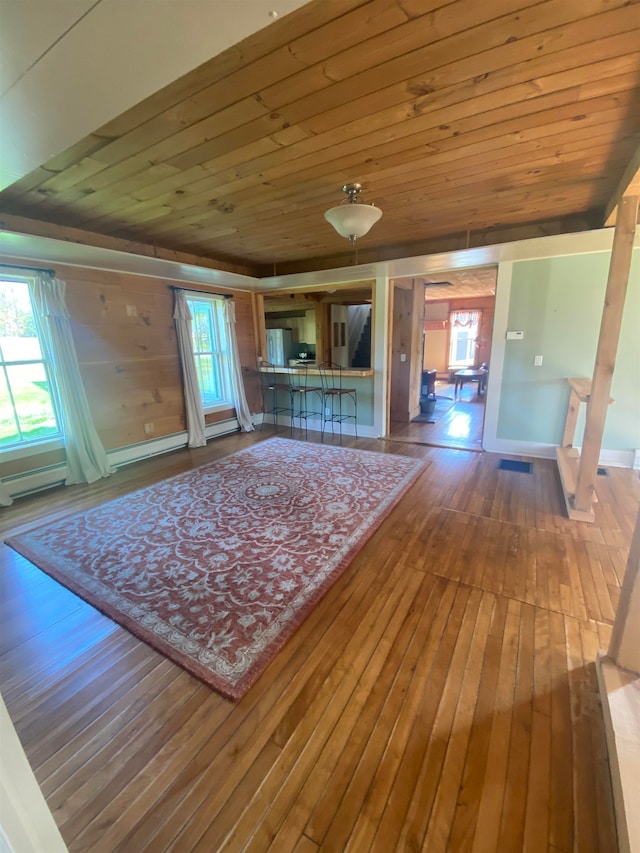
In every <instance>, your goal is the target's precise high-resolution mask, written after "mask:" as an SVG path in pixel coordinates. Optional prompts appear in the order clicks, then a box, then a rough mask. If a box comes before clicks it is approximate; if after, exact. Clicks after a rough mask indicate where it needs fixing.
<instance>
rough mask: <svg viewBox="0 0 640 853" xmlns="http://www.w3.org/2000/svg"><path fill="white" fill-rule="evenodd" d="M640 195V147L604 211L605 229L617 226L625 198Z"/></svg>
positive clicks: (639, 146)
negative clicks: (619, 209) (619, 211)
mask: <svg viewBox="0 0 640 853" xmlns="http://www.w3.org/2000/svg"><path fill="white" fill-rule="evenodd" d="M639 194H640V145H638V147H637V148H636V151H635V154H634V155H633V157H632V158H631V160H630V161H629V165H628V166H627V168H626V169H625V170H624V173H623V175H622V178H621V179H620V183H619V184H618V186H617V187H616V191H615V192H614V194H613V195H612V196H611V198H610V199H609V202H608V204H607V206H606V207H605V209H604V224H605V227H607V228H608V227H610V226H613V225H615V224H616V218H617V216H618V205H619V204H620V201H621V200H622V198H623V197H624V196H628V195H639Z"/></svg>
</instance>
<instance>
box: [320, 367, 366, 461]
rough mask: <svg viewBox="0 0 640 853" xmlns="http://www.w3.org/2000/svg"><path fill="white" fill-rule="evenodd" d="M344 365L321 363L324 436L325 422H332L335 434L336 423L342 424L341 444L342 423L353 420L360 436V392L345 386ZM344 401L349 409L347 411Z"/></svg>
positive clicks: (323, 430)
mask: <svg viewBox="0 0 640 853" xmlns="http://www.w3.org/2000/svg"><path fill="white" fill-rule="evenodd" d="M342 370H343V368H342V366H341V365H339V364H335V362H332V361H325V362H323V363H322V364H321V365H320V379H321V380H322V438H323V440H324V432H325V424H327V423H330V424H331V435H333V434H334V424H339V426H340V444H342V424H343V423H344V422H345V421H350V420H352V421H353V425H354V429H355V434H356V438H358V392H357V390H356V389H355V388H345V387H344V385H343V382H342ZM343 401H345V402H347V401H350V402H348V403H347V405H348V406H349V409H350V410H351V409H352V411H345V409H344V406H343Z"/></svg>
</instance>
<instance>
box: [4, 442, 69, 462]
mask: <svg viewBox="0 0 640 853" xmlns="http://www.w3.org/2000/svg"><path fill="white" fill-rule="evenodd" d="M63 447H64V442H63V440H62V439H61V438H52V439H49V440H47V441H39V442H37V443H35V444H23V445H22V446H20V447H8V448H7V449H6V450H0V458H1V459H2V461H3V462H10V461H13V460H14V459H26V458H28V457H29V456H41V455H42V454H43V453H48V452H49V451H50V450H60V449H61V448H63Z"/></svg>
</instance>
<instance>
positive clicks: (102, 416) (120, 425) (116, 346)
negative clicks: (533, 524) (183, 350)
mask: <svg viewBox="0 0 640 853" xmlns="http://www.w3.org/2000/svg"><path fill="white" fill-rule="evenodd" d="M26 263H27V262H25V265H26ZM56 273H57V275H58V277H59V278H61V279H62V280H64V281H65V282H66V283H67V288H66V301H67V307H68V309H69V313H70V315H71V324H72V332H73V337H74V341H75V344H76V350H77V353H78V361H79V364H80V371H81V374H82V378H83V380H84V384H85V388H86V391H87V396H88V398H89V405H90V407H91V412H92V414H93V418H94V421H95V425H96V429H97V431H98V434H99V436H100V438H101V440H102V442H103V444H104V446H105V448H106V449H107V450H114V449H116V448H120V447H126V446H128V445H132V444H136V443H139V442H142V441H147V440H149V439H150V438H161V437H164V436H168V435H172V434H174V433H178V432H181V431H183V430H184V429H185V428H186V423H185V408H184V395H183V386H182V376H181V371H180V363H179V359H178V349H177V341H176V332H175V326H174V321H173V302H174V299H173V291H172V290H171V285H172V284H174V283H175V284H177V282H172V281H171V280H168V279H157V278H150V277H146V276H140V275H131V274H127V273H118V272H109V271H103V270H95V269H89V268H83V267H62V266H57V267H56ZM196 289H198V290H203V291H206V289H207V288H206V287H202V286H200V285H198V287H197V288H196ZM212 290H213V289H212ZM225 290H226V289H225V288H216V290H215V292H218V291H220V292H224V291H225ZM227 292H229V293H233V294H234V302H235V305H236V331H237V337H238V350H239V353H240V361H241V364H242V372H243V379H244V384H245V389H246V393H247V399H248V403H249V408H250V410H251V411H252V412H257V411H260V410H261V398H260V389H259V384H258V377H257V373H256V367H255V365H256V342H255V335H254V318H253V307H252V296H251V294H250V293H246V292H242V291H233V290H231V289H228V290H227ZM233 414H234V412H233V410H229V411H226V412H219V413H216V414H215V415H208V416H207V421H208V422H214V421H218V420H223V419H225V418H229V417H232V416H233ZM145 424H153V431H152V433H150V434H147V433H145V430H144V425H145ZM63 458H64V456H63V454H62V453H61V452H57V453H54V454H52V453H47V454H43V455H40V456H29V457H27V458H23V459H17V460H14V461H13V462H11V463H6V471H7V474H16V473H23V472H25V471H30V470H35V469H36V468H40V467H42V466H43V465H45V464H52V463H55V462H59V461H62V459H63ZM4 469H5V464H4V463H3V470H4ZM9 469H10V470H9Z"/></svg>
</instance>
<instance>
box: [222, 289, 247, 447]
mask: <svg viewBox="0 0 640 853" xmlns="http://www.w3.org/2000/svg"><path fill="white" fill-rule="evenodd" d="M224 325H225V331H226V333H227V340H228V341H229V356H230V360H231V394H232V397H233V405H234V406H235V410H236V417H237V419H238V423H239V424H240V428H241V429H243V430H244V431H245V432H251V431H252V430H253V429H254V426H253V422H252V421H251V412H250V411H249V405H248V403H247V395H246V394H245V391H244V382H243V381H242V365H241V364H240V356H239V354H238V339H237V337H236V306H235V305H234V304H233V300H232V299H225V300H224Z"/></svg>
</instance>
